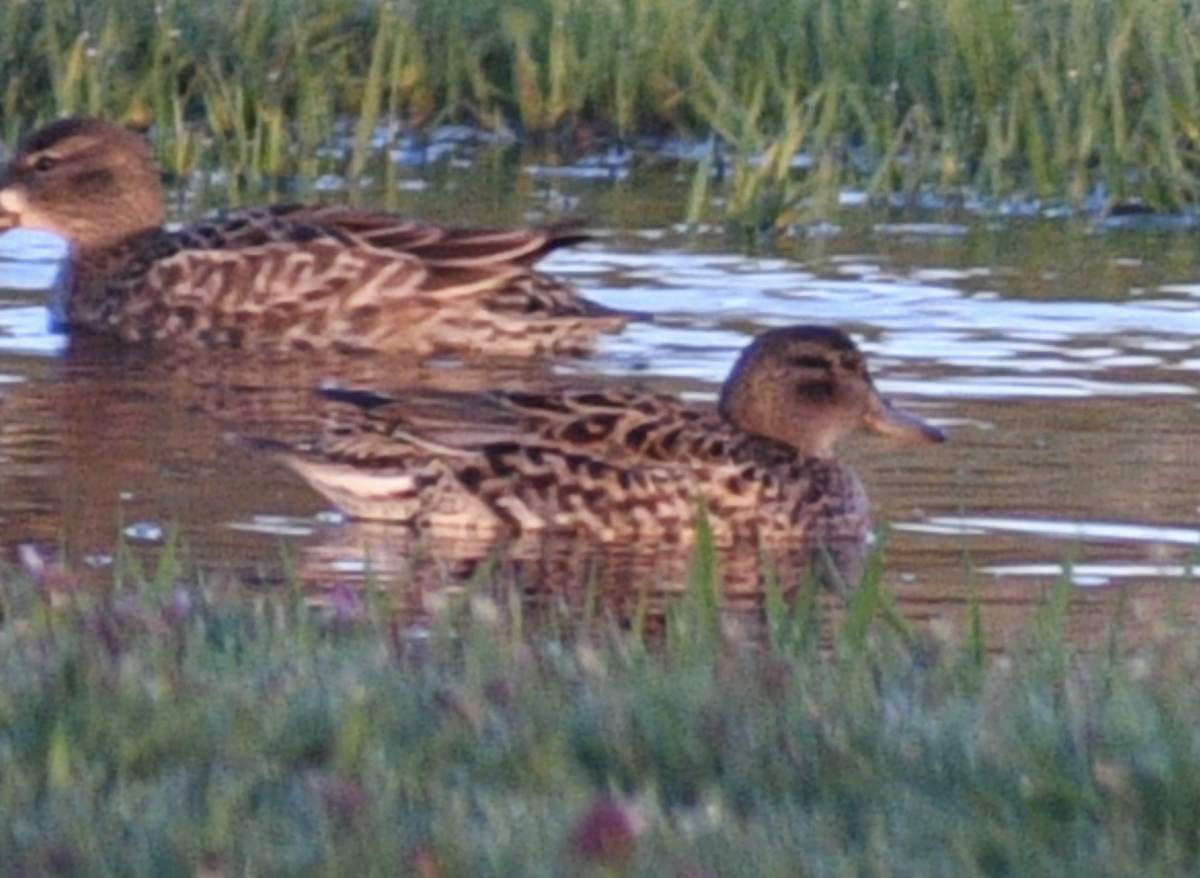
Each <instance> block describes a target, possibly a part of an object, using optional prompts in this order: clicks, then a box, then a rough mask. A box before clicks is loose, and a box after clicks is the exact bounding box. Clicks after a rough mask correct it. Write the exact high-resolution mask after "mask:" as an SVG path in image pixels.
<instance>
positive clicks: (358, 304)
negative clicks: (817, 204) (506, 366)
mask: <svg viewBox="0 0 1200 878" xmlns="http://www.w3.org/2000/svg"><path fill="white" fill-rule="evenodd" d="M164 203H165V199H164V194H163V187H162V182H161V179H160V174H159V172H158V169H157V168H156V166H155V163H154V160H153V156H152V154H151V150H150V146H149V144H148V143H147V141H146V140H145V139H144V138H143V137H142V136H141V135H139V134H138V133H136V132H134V131H132V130H130V129H127V128H124V127H122V126H120V125H117V124H114V123H110V122H107V121H104V120H101V119H95V118H87V117H72V118H66V119H60V120H58V121H56V122H51V123H50V124H48V125H46V126H44V127H43V128H40V129H38V130H36V131H35V132H33V133H32V134H31V135H30V136H29V137H28V138H27V139H26V140H25V141H24V142H23V143H22V144H21V145H20V147H19V148H18V150H17V152H16V154H15V156H14V157H13V159H12V161H11V162H10V163H9V165H8V167H7V169H6V171H5V172H4V174H3V177H2V178H0V231H5V230H9V229H12V228H26V229H38V230H42V231H46V232H51V233H54V234H57V235H59V236H61V237H63V238H65V239H66V241H67V242H68V245H69V252H70V256H69V263H68V268H67V272H66V275H65V277H64V279H63V283H62V284H61V286H62V290H61V295H60V296H59V299H58V300H57V301H55V302H53V303H52V313H53V317H54V320H55V321H56V323H57V324H58V325H60V326H62V327H65V328H66V329H67V330H68V331H75V330H81V331H90V332H94V333H101V334H106V335H110V336H116V337H117V338H119V339H120V340H122V341H123V342H128V343H135V344H153V343H159V344H173V345H174V346H176V347H178V346H180V345H195V346H198V347H200V348H209V349H211V348H216V347H224V348H235V349H251V350H262V351H276V352H277V351H291V352H300V353H308V352H313V351H318V352H330V351H332V352H336V353H381V354H408V355H414V356H417V357H427V356H431V355H437V354H482V355H498V356H513V357H525V356H538V355H552V354H583V353H587V352H588V351H590V350H591V349H592V348H593V347H594V345H595V343H596V340H597V336H599V335H600V334H602V333H605V332H615V331H618V330H620V329H621V328H622V327H624V325H625V324H626V322H627V321H628V320H629V319H631V316H632V314H631V313H627V312H622V311H618V310H614V309H610V308H606V307H604V306H602V305H600V304H598V303H595V302H592V301H590V300H588V299H586V298H584V297H583V296H581V295H579V294H578V293H577V292H576V291H575V290H574V289H573V288H572V287H570V286H569V285H567V284H565V283H563V282H561V281H558V280H555V279H553V278H550V277H548V276H546V275H544V274H541V273H539V272H537V271H536V270H535V269H534V266H535V265H536V263H537V262H538V261H539V260H541V259H542V258H543V257H544V256H546V255H547V254H549V253H551V252H553V251H555V250H558V249H560V248H562V247H567V246H571V245H574V244H578V243H580V242H581V241H584V240H587V238H588V236H587V235H586V234H584V233H582V232H581V231H580V229H579V228H578V227H577V226H572V225H558V226H550V227H546V228H530V229H512V230H505V229H471V228H450V227H442V226H438V225H435V224H432V223H428V222H421V221H418V220H411V219H404V218H400V217H396V216H393V215H390V214H385V213H379V212H374V211H369V210H364V209H359V208H353V207H347V206H339V205H332V204H328V205H325V204H307V205H306V204H278V205H272V206H267V207H259V208H253V209H248V210H243V211H237V212H232V213H229V214H226V215H223V216H220V217H217V218H212V219H207V220H205V221H202V222H198V223H195V224H191V225H186V226H184V227H182V228H177V229H167V228H165V227H164V222H165V207H164Z"/></svg>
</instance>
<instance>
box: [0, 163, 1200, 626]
mask: <svg viewBox="0 0 1200 878" xmlns="http://www.w3.org/2000/svg"><path fill="white" fill-rule="evenodd" d="M596 176H597V177H599V178H600V179H596V180H592V179H577V178H573V177H571V176H570V175H567V176H566V177H562V176H560V175H557V174H548V173H544V172H538V173H529V172H528V169H522V168H516V169H511V170H510V172H509V173H507V175H501V176H500V177H497V175H496V174H494V173H489V174H484V173H483V172H482V171H478V170H476V171H471V170H463V171H461V173H460V174H459V175H457V176H455V175H453V174H449V175H447V174H440V175H435V176H433V177H432V178H430V179H428V180H423V181H422V184H421V185H420V186H407V187H405V188H406V189H408V190H411V191H408V192H407V193H406V194H405V210H408V211H411V212H413V213H416V214H423V215H427V216H430V217H433V218H435V219H440V220H445V221H452V222H459V223H463V224H481V223H506V224H507V223H519V222H525V221H529V220H533V221H538V220H540V219H543V218H545V216H546V211H547V210H548V209H549V208H550V207H552V206H555V205H560V204H564V203H565V204H568V205H569V206H571V207H573V208H575V214H576V215H580V216H585V217H588V218H589V219H590V220H591V221H592V223H593V225H594V226H595V228H596V229H597V230H598V233H599V237H598V240H597V242H596V243H594V244H591V245H588V246H586V247H583V248H580V249H578V250H576V251H574V252H569V253H559V254H555V255H554V256H553V257H552V258H551V259H550V260H548V261H546V262H545V263H544V264H543V267H544V268H545V269H546V270H547V271H549V272H553V273H556V274H559V275H563V276H566V277H569V278H570V279H572V280H573V281H574V282H575V283H576V284H577V285H578V286H579V287H580V289H581V290H582V291H583V292H584V294H585V295H587V296H589V297H591V298H594V299H596V300H599V301H601V302H603V303H605V304H609V305H614V306H617V307H631V308H639V309H650V310H654V311H656V312H659V313H660V314H662V315H663V319H662V321H661V322H660V323H658V324H655V325H638V326H634V327H632V328H631V329H630V330H629V331H628V332H626V333H625V334H623V335H621V336H619V337H613V338H609V339H607V340H605V342H604V343H603V346H602V348H601V350H600V351H599V352H598V353H597V354H596V355H595V356H594V357H592V358H589V359H587V360H582V361H573V362H562V363H558V364H554V365H553V366H552V367H551V368H552V369H553V371H554V372H555V373H556V377H557V378H558V379H559V380H570V376H573V375H589V376H594V375H600V376H606V377H610V378H622V377H623V378H626V379H628V380H636V381H637V382H639V383H642V384H648V385H652V386H655V387H659V388H664V389H669V390H672V391H675V392H682V393H687V394H691V395H695V396H697V397H710V398H711V397H712V396H713V394H714V391H715V387H716V385H717V384H718V383H719V382H720V380H721V379H722V378H723V377H724V375H725V373H726V371H727V369H728V368H729V366H730V364H731V363H732V361H733V359H734V357H735V355H736V354H737V352H738V351H739V350H740V349H741V348H742V347H743V345H744V344H745V343H746V341H747V339H748V338H749V337H750V335H751V334H752V333H754V332H755V331H757V330H760V329H762V328H765V327H768V326H776V325H781V324H787V323H793V322H822V323H834V324H838V325H840V326H843V327H844V328H846V329H848V330H850V331H852V332H853V334H854V335H855V336H856V337H857V338H858V339H859V340H860V342H861V344H862V346H863V348H864V349H865V350H866V351H867V353H868V355H869V358H870V361H871V364H872V368H873V370H874V373H875V374H876V377H877V379H878V382H879V384H880V386H881V388H882V389H883V391H884V392H885V393H886V394H888V395H891V396H893V397H896V398H898V399H900V400H902V401H903V403H904V404H905V405H906V406H908V407H910V408H913V409H914V410H916V411H919V412H920V413H921V414H923V415H924V416H926V417H927V418H928V419H929V420H931V421H933V422H934V423H936V424H939V425H941V426H943V427H944V428H945V429H947V431H948V432H949V433H950V436H951V439H952V441H951V443H949V444H948V445H946V446H943V447H938V448H932V447H923V448H915V449H913V448H896V447H893V446H890V445H888V444H887V443H886V442H884V441H878V440H874V439H872V438H863V439H859V440H856V441H854V442H852V443H850V447H848V448H847V449H846V455H847V456H848V457H849V458H850V459H852V460H853V461H855V463H856V464H857V465H858V466H859V467H860V469H861V471H862V472H863V474H864V476H865V478H866V481H867V483H868V485H869V487H870V490H871V492H872V495H873V497H874V499H875V500H876V502H877V505H878V506H879V508H880V510H881V513H882V515H883V517H885V518H886V519H888V520H889V521H890V529H889V536H888V538H887V539H888V544H887V554H886V568H885V569H886V582H887V584H888V586H889V587H890V588H891V589H892V590H893V591H894V593H895V594H896V595H897V596H898V600H899V603H900V606H901V608H902V609H903V610H904V611H905V612H906V613H907V614H908V615H909V616H911V617H912V618H915V619H921V620H928V619H946V620H948V621H950V622H951V623H952V624H954V625H959V624H961V622H962V620H963V618H964V615H965V612H966V607H967V601H968V594H969V593H970V590H971V588H974V589H975V590H976V592H977V594H978V597H979V599H980V601H981V603H982V606H983V616H984V621H985V624H986V625H987V627H988V629H989V631H990V633H991V635H992V637H993V642H995V641H996V640H997V639H999V640H1003V638H1005V637H1008V636H1011V634H1012V633H1013V632H1014V631H1017V630H1019V629H1020V628H1021V627H1022V625H1023V624H1024V621H1025V620H1026V619H1027V618H1028V616H1029V613H1030V612H1031V605H1032V602H1033V601H1034V600H1035V599H1038V598H1040V597H1042V596H1043V595H1044V594H1045V592H1046V590H1047V588H1049V587H1050V586H1052V585H1053V584H1054V583H1055V582H1057V581H1060V580H1061V579H1062V578H1063V577H1067V578H1069V580H1070V581H1071V582H1073V583H1074V584H1075V586H1076V590H1075V604H1074V613H1073V616H1072V624H1073V625H1074V626H1075V630H1076V632H1077V634H1078V636H1079V637H1081V638H1085V639H1086V638H1089V637H1092V636H1097V635H1099V634H1100V633H1101V632H1102V631H1103V630H1104V627H1105V626H1106V625H1107V623H1108V622H1109V620H1110V619H1112V618H1113V614H1114V612H1115V609H1114V608H1115V607H1116V606H1117V605H1118V604H1119V605H1120V606H1121V607H1122V608H1124V611H1125V612H1127V613H1129V614H1130V618H1131V619H1132V620H1133V622H1134V623H1137V622H1139V620H1153V619H1154V618H1158V617H1159V616H1160V615H1161V613H1162V612H1163V611H1165V609H1166V608H1170V607H1174V608H1178V609H1180V610H1181V611H1184V612H1190V611H1192V610H1193V608H1194V604H1195V603H1196V601H1195V599H1193V598H1192V597H1191V595H1192V592H1193V591H1194V589H1193V588H1192V587H1191V586H1192V583H1193V582H1194V580H1195V578H1196V574H1197V568H1196V567H1195V566H1194V565H1193V561H1194V560H1196V559H1195V556H1196V555H1197V548H1198V546H1200V517H1198V514H1197V507H1198V502H1200V499H1198V495H1200V473H1198V472H1197V463H1198V462H1200V453H1198V452H1197V450H1196V448H1197V443H1198V441H1200V435H1198V431H1197V429H1196V426H1197V420H1198V417H1197V411H1196V409H1197V387H1198V386H1200V376H1198V375H1197V372H1198V371H1200V308H1198V307H1197V305H1198V302H1197V299H1198V297H1200V258H1198V256H1197V248H1196V246H1195V242H1194V240H1193V233H1192V232H1190V231H1187V230H1172V229H1169V228H1167V229H1162V228H1160V229H1158V230H1153V229H1149V228H1138V227H1130V226H1120V225H1118V224H1116V223H1112V224H1105V223H1102V222H1087V221H1083V220H1079V219H1071V220H1067V219H1044V218H1018V219H1006V218H995V217H986V216H980V215H972V214H965V213H963V214H948V213H945V212H942V213H926V214H922V213H916V212H910V213H892V212H887V211H873V210H872V209H869V208H867V207H857V208H847V209H846V210H845V212H844V213H843V215H841V216H839V217H838V218H837V224H825V225H822V226H820V227H818V228H816V229H815V230H810V233H807V234H798V235H796V236H794V237H787V238H784V239H781V240H780V241H779V242H778V243H777V244H776V245H775V246H774V248H773V249H772V250H771V251H770V252H769V253H765V254H760V255H754V256H748V255H745V254H744V253H742V252H740V251H738V250H737V248H736V247H735V246H734V243H733V242H731V241H729V240H728V239H725V238H723V237H722V236H720V235H717V234H711V233H710V234H700V235H694V234H686V233H683V232H681V231H680V230H679V227H678V226H677V223H678V221H679V217H680V214H681V212H682V201H683V199H684V194H685V190H684V188H683V187H682V186H681V185H680V184H679V183H678V182H677V181H675V180H672V179H670V178H669V175H651V174H638V173H625V174H623V175H620V176H614V175H600V174H598V175H596ZM481 193H482V194H481ZM381 203H382V200H381ZM61 253H62V251H61V246H60V245H59V244H58V243H57V242H56V241H54V240H53V239H51V238H48V237H46V236H35V235H30V234H25V233H13V234H9V235H4V236H0V394H2V396H3V405H2V407H0V528H2V531H0V534H2V542H3V544H4V545H6V546H10V547H11V546H15V545H17V544H19V543H22V542H25V541H30V540H36V541H41V542H45V543H48V544H51V545H63V546H65V547H66V548H67V550H68V551H69V553H70V554H71V555H72V556H73V557H75V558H77V559H84V560H88V561H90V562H92V563H96V564H99V565H101V566H103V565H104V563H105V562H106V560H107V557H108V556H109V555H111V553H112V551H113V546H114V543H115V540H116V535H117V533H118V531H119V530H123V531H124V533H125V534H126V538H127V539H128V540H130V541H131V542H132V543H134V544H149V545H153V544H155V543H156V542H158V541H159V540H160V539H161V535H162V533H163V531H164V529H166V530H169V529H171V528H173V527H177V528H178V529H179V530H180V532H181V533H182V535H183V538H184V542H185V544H186V546H187V548H188V551H189V552H190V553H191V554H192V555H193V556H194V557H195V558H196V559H197V560H198V561H200V562H201V563H202V564H204V565H206V566H211V567H217V568H224V569H235V570H240V571H245V570H248V569H258V570H261V571H264V572H265V573H266V574H267V575H268V576H269V575H270V571H272V570H277V569H278V567H279V558H280V553H281V546H282V547H283V548H284V550H285V551H286V553H287V555H288V556H289V557H290V558H292V559H295V558H307V559H313V558H320V559H322V563H324V564H325V565H326V569H328V570H331V571H333V574H332V575H333V578H335V579H336V577H337V576H338V575H339V573H338V571H343V572H344V574H345V575H346V576H347V577H350V576H353V575H355V574H356V573H361V561H355V560H354V558H355V552H354V551H351V550H350V549H346V548H345V546H347V545H349V544H355V545H358V546H360V547H361V544H362V541H363V540H364V539H367V537H366V536H364V534H363V533H362V532H361V530H360V529H357V528H355V527H351V526H348V525H345V524H342V523H339V522H338V521H337V520H336V517H331V516H328V515H323V514H322V513H323V510H324V506H323V503H322V501H321V500H320V498H318V497H317V496H316V495H315V494H313V493H312V492H311V491H310V490H309V489H308V488H307V487H306V486H305V485H304V484H302V483H301V482H299V481H298V480H297V479H296V478H294V477H293V476H291V475H290V474H289V473H287V472H286V471H285V470H284V469H283V468H282V467H278V466H276V465H274V464H273V463H272V462H270V461H266V460H264V459H262V458H261V457H259V456H258V455H257V454H256V453H255V452H254V451H253V450H251V449H249V448H247V447H246V446H245V445H244V444H242V443H238V442H233V441H230V436H229V435H228V431H227V429H226V428H225V427H222V426H221V425H219V424H218V423H217V422H215V421H214V420H213V419H212V418H211V417H209V416H208V415H206V414H205V413H203V412H202V411H200V408H201V407H202V406H200V405H197V404H196V401H195V399H193V398H192V397H191V394H193V393H194V387H191V386H189V382H186V381H184V382H181V381H179V380H178V376H175V377H173V378H172V377H169V376H165V374H164V371H163V370H162V369H161V368H159V367H158V366H157V365H156V364H155V362H154V360H153V358H147V357H145V356H142V355H141V354H139V353H137V352H134V353H130V352H127V351H121V350H119V349H116V348H114V347H113V346H111V345H108V344H105V343H100V342H97V341H96V340H89V341H88V342H87V343H85V344H80V343H78V342H76V343H72V344H68V343H67V342H66V340H65V339H63V338H62V337H60V336H57V335H54V334H51V333H49V332H48V331H47V329H46V308H45V302H46V296H47V290H48V288H50V287H51V286H52V283H53V279H54V277H55V272H56V270H57V265H58V263H57V260H58V259H59V258H60V256H61ZM447 374H453V371H452V370H450V371H448V372H447ZM209 383H210V384H211V383H212V382H209ZM218 383H219V382H218ZM331 519H332V520H331ZM412 551H413V550H412V548H411V547H409V548H400V549H397V548H396V547H395V546H393V547H392V548H390V549H378V548H377V549H376V552H377V555H376V556H375V557H376V558H378V557H379V554H382V553H387V552H390V553H391V554H392V555H393V556H395V557H396V558H401V559H402V558H404V557H407V555H406V553H411V552H412ZM360 554H361V553H360ZM356 564H358V565H359V567H356V566H355V565H356ZM339 565H340V566H339ZM441 565H442V566H441V567H439V568H438V569H439V570H441V571H443V572H445V571H452V568H453V567H454V562H453V560H451V561H445V560H443V561H442V562H441ZM410 572H411V571H410ZM542 573H543V574H544V573H545V570H543V571H542ZM420 600H432V598H430V597H429V594H428V593H426V594H425V595H424V597H422V598H420V599H419V600H417V602H418V603H419V602H420Z"/></svg>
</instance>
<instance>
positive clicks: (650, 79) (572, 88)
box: [0, 0, 1200, 229]
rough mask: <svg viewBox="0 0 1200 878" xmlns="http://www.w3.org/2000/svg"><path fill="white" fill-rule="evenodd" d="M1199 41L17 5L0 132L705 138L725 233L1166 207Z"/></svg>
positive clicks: (1156, 33)
mask: <svg viewBox="0 0 1200 878" xmlns="http://www.w3.org/2000/svg"><path fill="white" fill-rule="evenodd" d="M1198 31H1200V11H1198V10H1197V9H1196V8H1195V6H1194V4H1191V3H1189V2H1187V0H1114V2H1108V3H1097V2H1095V0H1052V2H1049V3H1036V4H1035V3H1027V4H1021V3H1012V2H1009V0H981V2H975V0H851V2H846V0H747V2H739V3H731V2H727V0H619V2H604V3H579V2H575V0H533V2H529V3H524V4H521V5H520V6H514V5H513V4H511V3H507V2H503V0H484V2H478V0H446V2H444V3H438V4H421V3H407V2H396V0H334V2H323V0H214V2H210V3H203V4H202V3H193V2H179V0H167V2H151V0H100V2H92V3H82V2H77V0H47V2H45V3H34V2H30V0H18V2H12V3H8V4H5V6H4V9H3V11H2V12H0V82H3V83H4V88H3V91H0V120H2V124H0V130H2V131H3V133H4V134H5V135H6V136H7V137H9V138H12V137H13V135H15V134H16V132H17V131H18V129H25V128H27V127H28V126H29V125H30V124H32V123H33V122H34V121H35V120H44V119H46V118H47V117H49V116H52V115H55V114H60V113H81V112H87V113H94V114H100V115H104V116H108V117H113V118H120V119H128V120H131V121H135V122H140V123H143V124H153V125H154V126H155V127H156V129H157V130H158V131H159V132H164V133H166V135H167V136H165V137H161V138H160V140H159V150H160V153H161V158H162V159H163V161H164V162H165V163H166V164H167V165H168V167H170V168H171V169H172V170H173V171H175V172H177V173H183V172H187V171H189V170H193V169H195V168H196V167H197V166H220V167H222V168H226V169H228V170H229V171H230V172H231V178H232V179H237V178H238V177H239V176H243V175H245V176H250V177H259V178H263V177H267V178H269V177H273V176H280V175H292V174H296V173H299V174H302V175H312V174H313V173H315V171H316V168H317V166H318V163H319V159H318V149H319V148H320V147H322V146H328V145H329V143H330V138H331V133H332V132H333V131H334V130H335V129H337V127H338V125H339V123H340V122H341V121H342V120H351V122H350V125H351V136H350V138H349V143H350V146H349V148H348V152H349V155H347V156H345V157H344V158H345V160H346V165H345V166H346V167H348V168H349V169H350V170H351V171H352V172H353V173H355V174H357V173H359V172H361V171H362V170H363V169H364V168H365V167H366V166H367V161H368V157H369V156H370V154H371V152H372V150H373V149H377V148H378V146H379V145H380V144H379V143H378V142H377V140H378V135H379V132H380V131H381V130H384V128H383V126H387V125H397V124H403V125H406V126H415V127H418V128H419V127H421V126H423V125H426V124H428V123H430V122H434V121H447V120H462V121H470V122H473V123H476V124H482V125H484V126H488V127H493V128H497V129H508V128H517V129H519V130H521V131H523V132H525V133H527V134H530V135H535V136H536V135H540V136H545V135H553V136H554V139H555V140H557V141H559V142H563V143H568V144H569V143H570V142H571V141H573V140H574V141H577V140H580V139H589V138H591V137H593V136H594V135H596V134H597V133H599V134H606V133H607V134H614V135H620V136H624V137H628V136H631V135H634V134H639V133H650V132H662V131H664V130H667V131H674V132H680V133H684V134H687V135H691V136H695V137H698V138H701V139H703V138H706V137H708V136H710V135H714V134H715V135H717V136H718V137H719V138H720V139H721V141H722V143H723V144H724V145H725V146H727V147H729V148H732V150H733V159H732V161H733V173H732V175H730V177H731V179H730V182H729V187H730V188H729V191H728V193H727V194H725V195H724V196H723V197H724V198H725V208H724V212H725V217H726V218H727V219H728V220H729V221H731V222H733V223H734V224H736V225H738V226H739V227H742V228H748V229H755V228H759V227H770V226H773V225H776V224H779V223H784V222H788V221H791V220H793V219H795V218H804V217H806V216H808V215H811V214H813V213H819V212H820V211H821V210H822V208H823V205H827V204H828V203H829V200H830V198H831V193H836V191H837V188H838V187H839V186H858V187H867V188H869V189H870V190H871V191H874V192H888V193H890V192H907V193H913V192H918V191H921V190H925V189H935V190H938V191H941V192H952V193H953V192H963V191H971V192H975V193H981V194H982V195H984V196H985V197H994V198H1003V197H1006V196H1009V195H1014V194H1019V195H1024V196H1027V197H1039V198H1054V199H1066V200H1070V201H1076V202H1077V201H1079V200H1080V199H1082V198H1084V197H1085V196H1087V195H1088V194H1089V193H1091V192H1093V191H1094V190H1095V189H1096V188H1097V187H1098V186H1102V187H1104V191H1105V193H1106V194H1107V195H1108V196H1109V197H1111V198H1113V199H1125V198H1130V197H1139V198H1142V199H1144V200H1146V201H1147V202H1149V203H1151V204H1153V205H1158V206H1163V205H1166V206H1179V205H1181V204H1184V203H1186V202H1188V201H1190V200H1191V199H1193V198H1194V197H1195V195H1196V191H1197V180H1196V170H1195V169H1196V166H1197V157H1196V143H1197V134H1198V132H1200V94H1198V93H1197V89H1198V86H1197V83H1198V82H1200V76H1198V72H1200V49H1198V48H1197V47H1198V46H1200V41H1197V40H1196V34H1197V32H1198ZM32 45H37V46H39V51H37V52H31V51H29V49H28V47H29V46H32Z"/></svg>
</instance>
